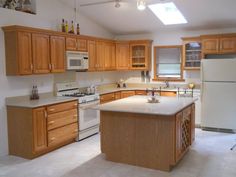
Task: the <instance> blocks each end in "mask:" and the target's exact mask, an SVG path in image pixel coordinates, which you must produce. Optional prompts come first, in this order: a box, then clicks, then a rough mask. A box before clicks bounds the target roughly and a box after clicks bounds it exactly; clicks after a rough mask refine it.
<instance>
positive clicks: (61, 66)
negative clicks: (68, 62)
mask: <svg viewBox="0 0 236 177" xmlns="http://www.w3.org/2000/svg"><path fill="white" fill-rule="evenodd" d="M50 45H51V66H52V68H51V69H52V70H51V72H53V73H60V72H65V38H64V37H59V36H51V37H50Z"/></svg>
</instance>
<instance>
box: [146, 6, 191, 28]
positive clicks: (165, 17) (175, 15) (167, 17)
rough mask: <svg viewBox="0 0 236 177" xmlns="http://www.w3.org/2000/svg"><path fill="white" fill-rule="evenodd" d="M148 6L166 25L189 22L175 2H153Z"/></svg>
mask: <svg viewBox="0 0 236 177" xmlns="http://www.w3.org/2000/svg"><path fill="white" fill-rule="evenodd" d="M148 8H149V9H151V11H152V12H153V13H154V14H155V15H156V16H157V17H158V18H159V19H160V20H161V21H162V23H164V24H165V25H174V24H184V23H188V22H187V20H186V19H185V17H184V16H183V14H182V13H181V12H180V11H179V9H178V8H177V7H176V5H175V4H174V3H173V2H168V3H158V4H152V5H149V6H148Z"/></svg>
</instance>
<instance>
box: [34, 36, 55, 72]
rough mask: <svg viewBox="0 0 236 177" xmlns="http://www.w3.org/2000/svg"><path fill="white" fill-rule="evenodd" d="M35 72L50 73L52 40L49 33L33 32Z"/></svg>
mask: <svg viewBox="0 0 236 177" xmlns="http://www.w3.org/2000/svg"><path fill="white" fill-rule="evenodd" d="M32 47H33V48H32V50H33V72H34V73H35V74H46V73H50V70H51V66H50V41H49V35H44V34H36V33H35V34H34V33H33V34H32Z"/></svg>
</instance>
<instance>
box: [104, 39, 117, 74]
mask: <svg viewBox="0 0 236 177" xmlns="http://www.w3.org/2000/svg"><path fill="white" fill-rule="evenodd" d="M104 52H105V54H104V69H105V70H115V69H116V46H115V43H114V42H105V43H104Z"/></svg>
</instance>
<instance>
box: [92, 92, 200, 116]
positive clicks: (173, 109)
mask: <svg viewBox="0 0 236 177" xmlns="http://www.w3.org/2000/svg"><path fill="white" fill-rule="evenodd" d="M157 98H158V100H159V103H148V101H147V99H148V96H132V97H128V98H124V99H120V100H116V101H113V102H109V103H105V104H101V105H99V106H98V107H97V108H96V109H99V110H101V111H111V112H126V113H140V114H152V115H163V116H170V115H174V114H176V113H178V112H179V111H181V110H183V109H184V108H185V107H187V106H189V105H191V104H193V103H194V102H195V101H196V100H197V99H196V98H189V97H188V98H187V97H157Z"/></svg>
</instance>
